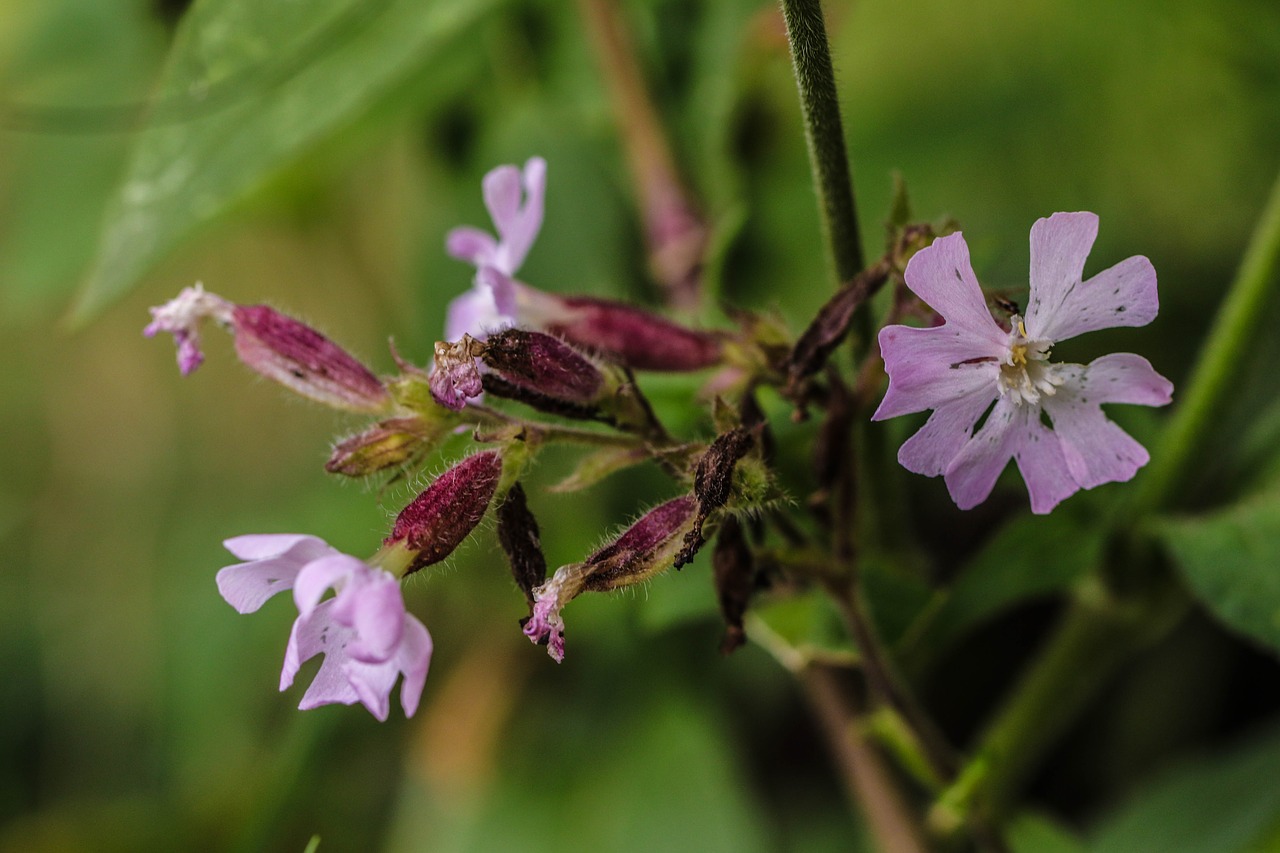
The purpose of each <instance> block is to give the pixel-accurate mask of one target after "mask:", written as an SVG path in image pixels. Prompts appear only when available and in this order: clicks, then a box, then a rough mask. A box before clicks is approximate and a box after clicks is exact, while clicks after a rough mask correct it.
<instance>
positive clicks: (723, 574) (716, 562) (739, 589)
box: [711, 516, 756, 655]
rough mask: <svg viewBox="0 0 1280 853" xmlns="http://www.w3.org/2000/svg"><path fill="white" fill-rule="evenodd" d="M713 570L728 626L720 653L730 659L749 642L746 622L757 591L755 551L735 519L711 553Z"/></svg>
mask: <svg viewBox="0 0 1280 853" xmlns="http://www.w3.org/2000/svg"><path fill="white" fill-rule="evenodd" d="M711 567H712V570H713V572H714V575H715V584H716V598H717V599H718V600H719V602H720V615H721V616H723V617H724V624H725V634H724V639H723V640H722V641H721V643H720V653H721V654H725V655H727V654H729V653H730V652H732V651H734V650H735V649H737V648H738V647H739V646H741V645H742V644H743V643H745V642H746V641H747V633H746V630H745V629H744V628H743V625H742V620H743V617H744V616H745V615H746V613H747V605H748V604H750V602H751V595H752V593H753V592H755V588H756V570H755V561H754V559H753V558H752V555H751V548H750V546H749V545H748V544H747V540H746V537H745V536H743V534H742V526H741V525H740V524H739V523H738V520H737V519H736V518H733V517H732V516H730V517H729V518H726V519H725V520H724V523H723V524H721V525H720V532H719V534H718V535H717V536H716V547H715V549H714V550H713V551H712V552H711Z"/></svg>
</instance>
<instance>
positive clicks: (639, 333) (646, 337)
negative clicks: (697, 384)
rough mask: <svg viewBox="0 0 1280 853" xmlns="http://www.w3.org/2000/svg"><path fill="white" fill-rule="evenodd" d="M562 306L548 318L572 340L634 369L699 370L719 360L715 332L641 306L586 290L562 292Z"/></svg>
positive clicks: (549, 325)
mask: <svg viewBox="0 0 1280 853" xmlns="http://www.w3.org/2000/svg"><path fill="white" fill-rule="evenodd" d="M561 302H562V303H563V306H564V309H565V310H564V311H563V312H562V313H561V315H560V316H558V317H555V318H553V319H551V320H550V322H548V323H547V324H546V328H547V330H548V331H550V332H552V333H554V334H557V335H560V336H561V337H563V338H564V339H565V340H567V341H569V342H570V343H573V344H577V345H578V346H580V347H583V348H584V349H587V350H589V351H592V352H598V353H600V354H601V355H604V356H607V357H609V358H611V359H613V360H615V361H617V362H618V363H619V364H622V365H624V366H626V367H632V368H635V369H636V370H664V371H687V370H700V369H702V368H704V367H709V366H711V365H713V364H716V363H717V362H719V361H720V359H721V356H722V354H723V344H722V342H721V339H720V337H719V336H718V335H715V334H712V333H710V332H702V331H698V330H696V329H690V328H687V327H685V326H681V325H679V324H677V323H673V322H671V321H670V320H667V319H665V318H663V317H659V316H658V315H656V314H651V313H649V312H648V311H645V310H643V309H640V308H636V307H634V306H631V305H626V304H624V303H621V302H612V301H610V300H607V299H595V298H593V297H590V296H572V297H562V298H561Z"/></svg>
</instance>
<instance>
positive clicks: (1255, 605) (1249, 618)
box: [1157, 490, 1280, 651]
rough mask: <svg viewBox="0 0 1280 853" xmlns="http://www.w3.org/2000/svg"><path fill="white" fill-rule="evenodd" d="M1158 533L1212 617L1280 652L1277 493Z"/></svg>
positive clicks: (1173, 523)
mask: <svg viewBox="0 0 1280 853" xmlns="http://www.w3.org/2000/svg"><path fill="white" fill-rule="evenodd" d="M1157 533H1158V535H1159V536H1160V538H1161V540H1162V541H1163V542H1164V543H1165V545H1167V546H1168V548H1169V550H1170V552H1171V553H1172V554H1173V558H1174V561H1175V562H1176V563H1177V565H1178V567H1179V568H1180V569H1181V570H1182V576H1183V577H1184V578H1185V579H1186V581H1187V583H1188V584H1189V585H1190V586H1191V589H1192V591H1193V592H1194V593H1195V595H1196V597H1197V598H1198V599H1200V601H1202V602H1204V604H1205V606H1207V607H1208V608H1209V611H1210V612H1211V613H1213V614H1214V615H1215V616H1216V617H1218V618H1219V619H1221V620H1222V621H1223V622H1225V623H1226V624H1227V625H1228V626H1230V627H1231V628H1234V629H1235V630H1237V631H1239V632H1241V633H1243V634H1245V635H1247V636H1249V637H1252V638H1253V639H1255V640H1258V641H1260V642H1262V643H1264V644H1265V645H1266V646H1267V647H1268V648H1270V649H1271V650H1272V651H1277V650H1280V572H1278V571H1277V567H1280V491H1276V490H1272V491H1268V492H1265V493H1263V494H1260V495H1258V496H1256V497H1254V498H1251V499H1248V500H1245V501H1242V502H1241V503H1239V504H1236V505H1234V506H1232V507H1230V508H1228V509H1225V510H1222V511H1220V512H1216V513H1212V514H1210V515H1205V516H1201V517H1197V518H1177V519H1169V520H1167V521H1164V522H1162V523H1160V525H1159V526H1158V527H1157Z"/></svg>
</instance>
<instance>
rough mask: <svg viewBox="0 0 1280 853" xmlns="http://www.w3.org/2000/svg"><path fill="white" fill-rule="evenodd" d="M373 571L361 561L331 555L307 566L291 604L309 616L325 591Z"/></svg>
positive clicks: (299, 576) (301, 573) (295, 588)
mask: <svg viewBox="0 0 1280 853" xmlns="http://www.w3.org/2000/svg"><path fill="white" fill-rule="evenodd" d="M371 571H373V570H372V569H370V568H369V567H368V566H366V565H365V564H364V563H363V562H362V561H360V560H357V559H356V558H355V557H351V556H348V555H347V554H337V553H335V554H333V555H331V556H327V557H322V558H320V559H319V560H315V561H313V562H311V563H308V564H307V567H306V568H304V569H303V570H302V571H301V572H300V573H299V574H298V579H297V581H296V582H295V583H294V587H293V602H294V604H296V605H297V606H298V612H299V613H301V614H302V615H303V616H309V615H310V614H311V613H312V611H314V610H315V608H316V605H317V604H318V603H319V601H320V598H321V597H322V596H323V595H324V592H325V590H326V589H329V588H331V587H337V586H339V585H341V584H344V583H346V582H348V581H349V580H350V579H352V578H354V577H359V576H360V575H363V574H367V573H369V572H371Z"/></svg>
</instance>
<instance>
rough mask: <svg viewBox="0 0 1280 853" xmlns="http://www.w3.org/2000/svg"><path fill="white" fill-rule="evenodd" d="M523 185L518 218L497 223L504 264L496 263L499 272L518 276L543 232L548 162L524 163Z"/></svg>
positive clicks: (500, 251)
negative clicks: (522, 199)
mask: <svg viewBox="0 0 1280 853" xmlns="http://www.w3.org/2000/svg"><path fill="white" fill-rule="evenodd" d="M521 177H522V179H523V183H524V204H523V206H521V208H520V211H519V213H518V215H516V216H515V217H513V218H512V219H510V220H509V221H507V222H506V223H501V222H498V221H497V220H496V219H495V221H494V224H495V225H496V226H497V228H498V234H499V235H500V236H501V237H502V245H501V246H500V247H499V253H500V254H501V255H502V256H503V257H502V263H499V264H497V265H496V266H497V267H498V269H499V270H501V271H502V272H504V273H506V274H507V275H515V272H516V270H518V269H520V265H521V264H523V263H524V259H525V256H526V255H528V254H529V249H531V248H532V247H533V241H534V240H536V239H537V237H538V232H539V231H541V230H542V211H543V200H544V196H545V194H546V188H547V161H546V160H543V159H542V158H541V157H531V158H529V161H528V162H527V163H525V164H524V172H523V173H522V175H521Z"/></svg>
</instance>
